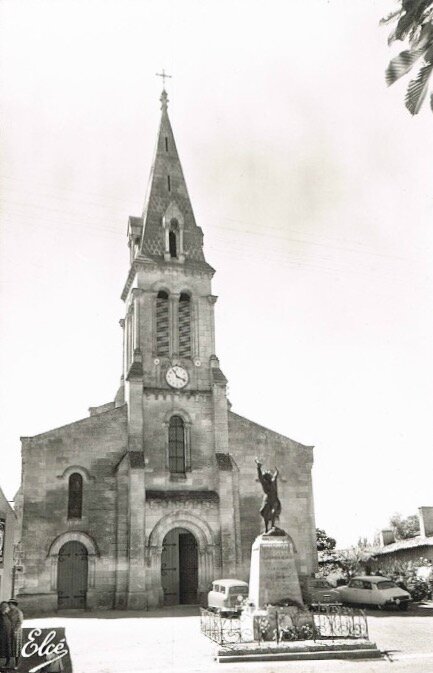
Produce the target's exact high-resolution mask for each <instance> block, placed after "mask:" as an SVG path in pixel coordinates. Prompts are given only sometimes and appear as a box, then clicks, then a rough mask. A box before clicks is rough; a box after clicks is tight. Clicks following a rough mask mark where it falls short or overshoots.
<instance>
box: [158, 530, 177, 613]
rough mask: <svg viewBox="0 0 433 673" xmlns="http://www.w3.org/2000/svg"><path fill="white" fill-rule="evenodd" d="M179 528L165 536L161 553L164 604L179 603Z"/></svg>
mask: <svg viewBox="0 0 433 673" xmlns="http://www.w3.org/2000/svg"><path fill="white" fill-rule="evenodd" d="M178 537H179V536H178V533H177V530H171V531H170V532H169V533H167V535H166V536H165V538H164V542H163V543H162V554H161V585H162V591H163V593H164V605H177V604H178V603H179V544H178Z"/></svg>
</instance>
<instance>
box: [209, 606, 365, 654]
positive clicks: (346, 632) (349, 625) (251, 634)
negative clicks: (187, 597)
mask: <svg viewBox="0 0 433 673" xmlns="http://www.w3.org/2000/svg"><path fill="white" fill-rule="evenodd" d="M299 617H300V618H298V617H297V616H296V615H293V614H292V615H289V614H287V613H284V611H281V610H278V609H277V608H272V607H271V608H268V614H267V615H266V616H261V617H259V618H257V619H256V620H254V619H253V620H252V621H251V623H250V624H245V622H244V623H242V621H241V619H239V618H237V617H225V616H223V615H222V614H220V613H217V612H212V611H211V610H206V609H204V608H201V610H200V628H201V632H202V633H203V635H205V636H206V637H207V638H209V639H210V640H212V641H213V642H215V643H217V644H218V645H224V646H235V645H237V644H242V643H251V642H257V643H261V642H272V641H274V642H276V643H281V642H287V641H296V640H312V641H317V640H326V639H329V640H336V639H361V638H362V639H367V640H368V624H367V617H366V614H365V612H364V611H363V610H356V609H353V608H348V607H345V606H342V605H317V606H315V608H314V609H313V610H312V611H311V612H310V613H309V616H308V619H305V614H303V613H300V616H299Z"/></svg>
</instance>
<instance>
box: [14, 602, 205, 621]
mask: <svg viewBox="0 0 433 673" xmlns="http://www.w3.org/2000/svg"><path fill="white" fill-rule="evenodd" d="M199 614H200V606H199V605H173V606H167V607H164V608H157V609H155V610H153V609H152V610H58V611H56V612H45V613H43V614H32V615H26V618H25V622H27V621H29V620H32V621H36V620H38V619H44V620H45V619H53V618H64V617H66V618H68V619H158V618H163V619H170V618H173V619H178V618H179V617H197V616H198V615H199Z"/></svg>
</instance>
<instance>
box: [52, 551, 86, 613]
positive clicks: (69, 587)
mask: <svg viewBox="0 0 433 673" xmlns="http://www.w3.org/2000/svg"><path fill="white" fill-rule="evenodd" d="M87 575H88V558H87V549H86V548H85V546H84V545H83V544H81V542H76V541H73V542H66V544H64V545H63V547H62V548H61V549H60V551H59V560H58V571H57V594H58V607H59V608H63V609H71V608H81V609H84V608H85V607H86V595H87Z"/></svg>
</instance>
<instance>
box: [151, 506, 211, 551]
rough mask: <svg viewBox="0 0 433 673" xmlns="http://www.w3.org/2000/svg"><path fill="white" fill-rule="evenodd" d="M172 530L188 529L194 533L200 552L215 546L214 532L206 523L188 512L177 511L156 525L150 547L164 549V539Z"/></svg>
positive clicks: (167, 515)
mask: <svg viewBox="0 0 433 673" xmlns="http://www.w3.org/2000/svg"><path fill="white" fill-rule="evenodd" d="M172 528H186V530H188V531H189V532H190V533H192V534H193V535H194V537H195V538H196V540H197V543H198V545H199V551H205V550H206V548H207V547H209V546H213V545H214V544H215V543H214V538H213V534H212V531H211V529H210V526H209V524H208V523H207V522H206V521H204V520H203V519H200V518H199V517H198V516H196V515H195V514H191V512H188V511H187V510H177V511H176V512H172V513H171V514H166V515H165V516H163V517H162V518H161V519H160V520H159V521H158V523H157V524H155V526H154V527H153V529H152V531H151V533H150V535H149V539H148V547H150V548H152V547H161V549H162V543H163V541H164V538H165V536H166V535H167V533H168V532H169V531H170V530H171V529H172Z"/></svg>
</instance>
